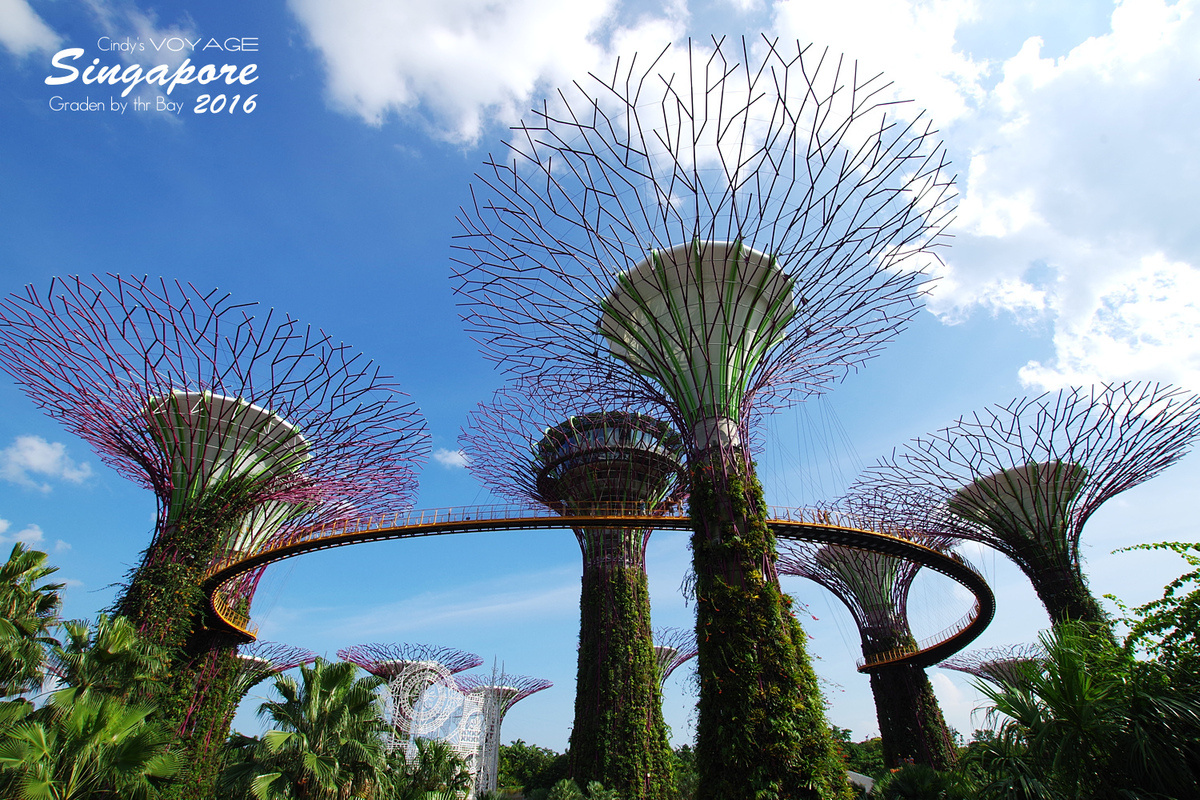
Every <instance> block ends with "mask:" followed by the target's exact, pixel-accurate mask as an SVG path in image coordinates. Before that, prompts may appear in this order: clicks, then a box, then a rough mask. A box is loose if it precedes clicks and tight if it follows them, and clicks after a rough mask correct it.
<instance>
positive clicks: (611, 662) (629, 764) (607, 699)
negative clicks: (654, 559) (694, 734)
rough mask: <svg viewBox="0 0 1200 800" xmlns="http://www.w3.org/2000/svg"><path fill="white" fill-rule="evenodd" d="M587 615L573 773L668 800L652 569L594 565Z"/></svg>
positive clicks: (645, 798)
mask: <svg viewBox="0 0 1200 800" xmlns="http://www.w3.org/2000/svg"><path fill="white" fill-rule="evenodd" d="M580 617H581V620H580V630H579V671H578V677H577V680H576V687H575V724H574V727H573V729H572V731H571V743H570V747H569V749H568V763H569V764H570V774H571V775H572V776H573V777H574V778H575V779H576V780H578V781H594V780H598V779H603V780H604V781H605V782H607V783H608V784H609V785H610V786H613V787H614V788H615V789H617V790H618V791H620V792H621V795H622V797H623V798H624V800H668V798H670V797H671V793H672V791H673V788H674V786H673V785H674V779H673V778H672V775H671V766H672V763H671V762H672V759H671V748H670V744H669V743H668V741H667V727H666V724H665V723H664V722H663V718H662V695H661V693H660V687H659V680H658V664H657V660H656V659H655V655H654V642H653V634H652V631H651V627H650V593H649V590H648V588H647V586H646V572H645V570H644V569H643V568H642V567H640V566H627V565H622V564H615V563H611V562H603V561H602V562H601V563H599V564H589V565H586V566H585V568H584V573H583V586H582V594H581V600H580Z"/></svg>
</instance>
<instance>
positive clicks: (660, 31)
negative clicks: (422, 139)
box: [289, 0, 679, 143]
mask: <svg viewBox="0 0 1200 800" xmlns="http://www.w3.org/2000/svg"><path fill="white" fill-rule="evenodd" d="M289 5H290V7H291V9H292V11H293V12H294V13H295V15H296V17H297V18H298V19H299V20H300V22H301V24H302V25H303V26H304V29H305V31H306V32H307V34H308V37H309V39H310V41H311V43H312V45H313V47H314V48H315V49H316V50H317V51H318V52H319V53H320V55H321V58H322V60H323V61H324V65H325V69H326V71H327V77H328V95H329V98H330V100H331V101H332V103H333V104H334V105H335V106H337V107H340V108H342V109H344V110H347V111H349V112H351V113H353V114H356V115H358V116H360V117H362V118H363V119H364V120H366V121H367V122H370V123H372V124H380V123H382V122H383V121H384V120H385V119H387V118H388V117H390V116H391V115H393V114H398V115H401V116H404V117H405V118H407V119H409V120H415V121H418V122H419V123H421V124H424V125H426V126H428V128H429V130H430V131H431V132H432V133H433V134H434V135H436V136H438V137H440V138H444V139H448V140H450V141H455V142H462V143H469V142H472V141H474V140H475V139H476V138H477V137H478V136H479V134H480V132H481V130H482V128H483V126H484V125H485V124H487V123H488V122H490V121H495V120H498V121H500V122H503V123H506V124H508V123H512V122H515V121H516V120H517V119H519V117H520V114H521V112H522V111H524V110H525V109H526V108H528V105H529V103H530V101H531V98H532V97H533V96H534V94H535V90H537V89H541V90H543V91H545V90H546V89H547V88H551V87H555V86H558V85H560V84H565V83H568V82H569V81H571V80H573V79H575V78H577V77H579V76H582V75H586V74H587V73H588V71H589V70H592V69H593V68H595V67H597V65H599V64H601V63H603V62H604V61H605V58H606V56H605V51H606V44H605V42H608V43H609V44H610V45H611V46H617V47H622V48H625V49H624V50H623V51H624V52H629V49H628V48H630V47H633V48H636V47H637V46H638V44H639V43H640V42H639V40H641V39H643V38H645V39H653V40H655V41H656V42H657V44H656V46H655V48H654V49H655V51H657V50H658V49H661V47H662V45H663V43H665V42H669V41H671V40H672V39H673V38H676V37H677V36H678V34H679V31H678V27H677V25H676V24H675V23H674V22H673V21H672V20H671V19H670V18H669V17H646V18H644V19H641V20H639V21H637V22H636V23H635V24H633V25H631V26H624V27H622V26H619V25H616V24H615V21H614V19H613V15H614V13H615V11H616V5H617V4H616V2H615V0H597V2H592V3H563V2H560V0H512V2H505V3H495V2H489V0H446V2H437V3H392V2H388V0H351V2H345V3H326V2H323V1H322V0H289Z"/></svg>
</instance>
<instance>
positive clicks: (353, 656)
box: [337, 642, 483, 748]
mask: <svg viewBox="0 0 1200 800" xmlns="http://www.w3.org/2000/svg"><path fill="white" fill-rule="evenodd" d="M337 656H338V658H340V659H342V660H343V661H350V662H352V663H354V664H357V665H358V666H360V667H362V668H363V669H365V670H366V671H367V672H369V673H371V674H372V675H376V676H378V677H380V678H383V679H385V680H386V681H387V682H388V692H389V694H390V698H389V708H390V713H391V722H392V731H391V734H390V737H389V742H388V746H389V747H391V748H396V747H401V746H408V745H409V743H410V742H411V741H412V740H413V738H414V737H425V738H433V737H432V736H431V734H433V733H435V732H437V731H438V730H439V729H440V728H441V726H442V724H443V723H445V722H446V721H447V720H449V719H450V718H451V717H452V716H455V718H456V719H459V720H461V718H462V717H461V711H462V695H461V693H459V692H458V689H457V685H456V684H455V683H454V682H453V676H454V675H456V674H457V673H459V672H463V671H465V670H468V669H474V668H475V667H478V666H479V665H480V664H482V663H483V659H482V658H480V657H479V656H477V655H475V654H474V653H468V652H466V651H465V650H459V649H457V648H454V647H442V646H439V645H428V644H414V643H408V642H392V643H387V644H381V643H371V644H358V645H354V646H353V647H346V648H343V649H341V650H338V651H337ZM456 715H457V716H456Z"/></svg>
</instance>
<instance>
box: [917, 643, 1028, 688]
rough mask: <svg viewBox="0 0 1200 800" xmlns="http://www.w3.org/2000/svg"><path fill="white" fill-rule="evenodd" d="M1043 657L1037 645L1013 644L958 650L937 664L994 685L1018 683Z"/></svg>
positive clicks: (1018, 684) (1022, 680)
mask: <svg viewBox="0 0 1200 800" xmlns="http://www.w3.org/2000/svg"><path fill="white" fill-rule="evenodd" d="M1045 658H1046V651H1045V650H1044V649H1042V647H1041V645H1038V644H1017V645H1010V646H1008V647H989V648H987V649H984V650H975V651H973V652H970V653H961V654H959V655H957V656H955V657H954V658H948V659H946V660H945V661H943V662H942V663H940V664H938V666H939V667H941V668H942V669H953V670H958V671H959V672H965V673H967V674H968V675H974V676H975V677H976V678H983V679H984V680H988V681H991V682H992V683H994V684H996V685H1002V684H1007V685H1009V686H1021V685H1022V684H1024V683H1025V682H1026V680H1027V679H1028V676H1029V674H1030V672H1029V671H1030V670H1031V669H1037V668H1038V667H1039V666H1040V665H1041V663H1042V661H1043V660H1044V659H1045Z"/></svg>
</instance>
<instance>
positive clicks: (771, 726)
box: [689, 451, 850, 800]
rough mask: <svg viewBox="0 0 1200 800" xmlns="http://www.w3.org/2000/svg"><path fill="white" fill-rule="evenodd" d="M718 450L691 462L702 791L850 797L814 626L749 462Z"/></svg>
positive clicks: (718, 795) (720, 798) (725, 798)
mask: <svg viewBox="0 0 1200 800" xmlns="http://www.w3.org/2000/svg"><path fill="white" fill-rule="evenodd" d="M722 455H723V454H721V453H719V452H716V451H713V452H711V453H709V454H708V455H707V459H708V460H707V461H704V460H703V459H701V460H700V463H693V464H692V481H691V487H692V491H691V497H690V501H689V502H690V514H691V517H692V520H693V524H694V525H695V532H694V534H693V536H692V555H693V566H694V570H695V575H696V586H695V591H696V632H697V639H698V644H699V650H700V653H699V662H698V671H699V676H700V702H699V704H698V709H699V720H698V724H697V741H696V756H697V763H698V764H699V773H700V783H699V791H698V793H697V796H698V797H699V798H702V800H709V799H710V798H711V799H712V800H737V798H753V800H773V799H774V798H796V799H799V798H818V797H819V798H833V797H848V796H849V791H850V790H849V787H848V785H847V783H846V780H845V771H844V768H843V765H842V760H841V758H840V757H839V755H838V753H837V750H836V749H835V748H834V745H833V741H832V738H831V737H830V735H829V730H828V727H827V725H826V722H825V713H824V702H823V699H822V698H821V694H820V691H819V689H818V686H817V678H816V674H815V673H814V672H813V669H812V665H811V663H810V661H809V658H808V654H807V651H806V647H805V644H806V635H805V633H804V631H803V630H802V629H801V628H800V623H799V622H797V621H796V619H795V617H793V616H792V614H791V611H790V606H791V598H789V597H787V596H786V595H784V594H783V593H782V592H781V591H780V589H779V583H778V580H777V579H776V577H775V575H774V571H773V570H772V568H771V565H772V564H773V563H774V561H775V558H776V553H775V540H774V536H773V535H772V534H771V532H770V529H769V528H768V527H767V525H766V504H765V503H764V501H763V497H762V487H761V485H760V484H759V482H758V479H757V477H756V476H755V475H754V472H753V469H752V468H749V469H747V468H746V466H745V465H744V464H743V462H742V461H741V459H740V458H739V457H738V456H737V455H736V454H724V455H727V456H728V458H722Z"/></svg>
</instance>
